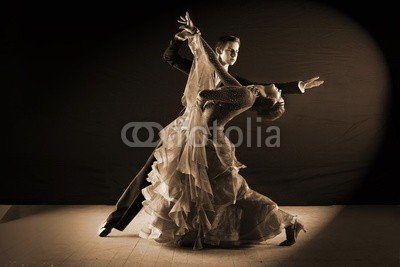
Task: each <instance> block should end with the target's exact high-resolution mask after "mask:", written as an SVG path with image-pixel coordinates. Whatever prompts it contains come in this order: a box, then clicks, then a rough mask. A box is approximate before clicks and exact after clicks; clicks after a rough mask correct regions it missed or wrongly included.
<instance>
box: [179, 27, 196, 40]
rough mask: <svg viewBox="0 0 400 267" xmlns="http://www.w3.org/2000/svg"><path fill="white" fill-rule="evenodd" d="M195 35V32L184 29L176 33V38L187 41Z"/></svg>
mask: <svg viewBox="0 0 400 267" xmlns="http://www.w3.org/2000/svg"><path fill="white" fill-rule="evenodd" d="M193 36H194V34H193V33H191V32H189V31H187V30H186V29H185V30H182V31H180V32H178V33H177V34H175V39H177V40H179V41H182V42H183V41H186V40H187V39H189V38H192V37H193Z"/></svg>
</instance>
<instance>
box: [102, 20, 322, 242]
mask: <svg viewBox="0 0 400 267" xmlns="http://www.w3.org/2000/svg"><path fill="white" fill-rule="evenodd" d="M178 22H179V23H181V24H182V25H181V26H180V27H179V28H180V29H181V31H180V32H178V33H177V34H176V35H175V37H174V40H172V41H171V43H170V46H169V47H168V48H167V50H166V51H165V53H164V59H165V60H166V61H167V62H168V63H169V64H170V65H172V66H174V67H175V68H177V69H179V70H181V71H182V72H184V73H187V74H188V80H187V83H186V87H185V91H184V94H183V97H182V104H183V105H184V106H185V110H184V112H183V114H182V115H180V116H179V117H178V118H177V119H175V120H174V121H173V122H171V123H170V124H169V125H168V126H166V127H165V128H164V129H162V130H161V131H160V133H159V136H160V139H161V141H160V143H159V144H158V146H157V147H156V148H155V150H154V151H153V153H152V154H151V156H150V157H149V159H148V160H147V162H146V164H145V166H144V167H143V168H142V169H141V171H140V172H139V173H138V174H137V175H136V177H134V179H133V180H132V182H131V183H130V185H129V186H128V188H127V189H126V190H125V192H124V193H123V195H122V196H121V198H120V199H119V201H118V203H117V205H116V209H115V210H114V211H113V212H112V213H111V214H110V215H109V216H108V218H107V220H106V221H105V223H104V224H103V225H102V226H101V228H100V230H99V235H100V236H101V237H105V236H107V235H108V234H109V233H110V232H111V230H112V229H113V228H115V229H118V230H121V231H122V230H124V229H125V227H126V226H127V225H128V224H129V223H130V221H132V219H133V218H134V217H135V216H136V214H137V213H138V212H139V211H140V210H141V209H143V210H144V211H145V212H146V213H147V214H148V215H149V216H147V217H146V218H147V220H148V221H147V223H146V225H145V226H144V227H143V228H142V229H141V230H140V232H139V236H140V237H142V238H146V239H154V240H155V241H157V242H161V243H173V244H176V245H180V246H188V245H190V246H193V248H194V249H201V248H202V247H203V244H209V245H214V246H223V247H231V246H238V245H242V244H249V243H250V244H253V243H259V242H262V241H265V240H267V239H270V238H273V237H275V236H276V235H278V234H279V233H281V232H282V231H283V230H285V232H286V240H285V241H283V242H282V243H280V245H282V246H291V245H293V244H294V243H295V242H296V239H297V236H298V233H299V232H300V231H301V230H304V231H305V229H304V226H303V224H302V223H301V222H300V221H299V219H298V218H297V216H296V215H292V214H289V213H287V212H285V211H283V210H281V209H280V208H279V207H278V205H277V204H276V203H275V202H274V201H272V200H271V199H269V198H268V197H266V196H264V195H262V194H260V193H258V192H256V191H254V190H252V189H251V188H250V187H249V186H248V184H247V182H246V180H245V179H244V178H243V177H242V176H241V175H240V174H239V170H240V169H241V168H244V167H245V165H243V164H242V163H241V162H239V161H238V160H237V158H236V155H235V147H234V145H233V144H232V143H231V142H230V140H229V139H228V138H227V137H226V136H225V134H224V127H225V125H226V124H227V123H228V122H229V121H230V120H232V119H233V118H234V117H236V116H238V115H239V114H241V113H243V112H245V111H247V110H252V111H255V112H256V113H257V115H258V116H260V117H262V118H264V120H266V121H273V120H275V119H277V118H279V117H280V116H281V115H282V114H283V113H284V111H285V108H284V105H285V103H284V100H283V98H282V95H284V94H289V93H300V94H301V93H304V92H305V90H307V89H309V88H312V87H316V86H319V85H321V84H322V83H323V81H321V80H318V79H319V78H318V77H315V78H312V79H310V80H307V81H304V82H303V81H296V82H291V83H283V84H280V83H275V84H273V83H255V82H251V81H248V80H246V79H243V78H240V77H234V76H232V75H230V74H229V73H228V68H229V66H230V65H233V64H234V63H235V61H236V59H237V56H238V52H239V47H240V40H239V38H237V37H235V36H224V37H222V38H220V40H219V42H218V43H217V45H216V49H215V51H214V50H213V49H212V48H211V47H210V46H209V45H208V44H207V42H206V41H205V40H204V39H203V38H202V35H201V32H200V30H199V29H198V28H197V27H195V26H194V24H193V22H192V20H191V19H190V17H189V14H188V13H186V15H185V16H184V17H180V19H179V20H178ZM185 41H187V42H188V45H189V48H190V50H191V52H192V54H193V60H189V59H185V58H183V57H181V56H180V55H179V49H180V47H181V45H182V44H183V43H184V42H185ZM211 126H213V127H214V129H213V131H210V127H211Z"/></svg>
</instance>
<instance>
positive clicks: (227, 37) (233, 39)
mask: <svg viewBox="0 0 400 267" xmlns="http://www.w3.org/2000/svg"><path fill="white" fill-rule="evenodd" d="M228 42H237V43H239V45H240V39H239V37H236V36H233V35H224V36H221V37H219V38H218V41H217V43H216V44H215V50H218V49H222V48H223V47H224V46H225V45H226V44H227V43H228Z"/></svg>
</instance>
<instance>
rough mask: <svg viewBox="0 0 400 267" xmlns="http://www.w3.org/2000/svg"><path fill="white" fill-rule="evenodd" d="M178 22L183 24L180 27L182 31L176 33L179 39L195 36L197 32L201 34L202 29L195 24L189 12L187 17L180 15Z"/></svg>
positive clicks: (183, 39) (186, 14)
mask: <svg viewBox="0 0 400 267" xmlns="http://www.w3.org/2000/svg"><path fill="white" fill-rule="evenodd" d="M178 22H179V23H180V24H182V25H181V26H180V27H179V29H181V30H182V31H180V32H178V33H177V34H175V38H176V39H178V40H179V41H186V40H187V39H189V38H192V37H194V35H196V34H201V33H200V30H199V29H198V28H197V27H196V26H194V24H193V21H192V20H191V19H190V16H189V13H188V12H186V13H185V17H183V16H180V17H179V19H178Z"/></svg>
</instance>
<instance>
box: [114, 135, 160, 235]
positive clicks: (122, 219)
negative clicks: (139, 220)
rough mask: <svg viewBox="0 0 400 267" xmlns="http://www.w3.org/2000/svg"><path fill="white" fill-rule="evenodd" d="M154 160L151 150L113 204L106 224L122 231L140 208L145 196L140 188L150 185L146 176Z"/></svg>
mask: <svg viewBox="0 0 400 267" xmlns="http://www.w3.org/2000/svg"><path fill="white" fill-rule="evenodd" d="M160 144H161V142H160V143H159V144H158V146H157V147H156V149H157V148H158V147H159V146H160ZM155 160H156V159H155V157H154V151H153V152H152V153H151V155H150V157H149V158H148V159H147V161H146V163H145V164H144V166H143V167H142V169H141V170H140V171H139V173H138V174H137V175H136V176H135V177H134V178H133V179H132V181H131V183H130V184H129V185H128V187H127V188H126V189H125V192H124V193H123V194H122V195H121V197H120V198H119V200H118V202H117V204H116V205H115V210H114V211H113V212H111V214H110V215H109V216H108V217H107V220H106V225H107V226H111V227H113V228H115V229H117V230H120V231H123V230H124V229H125V228H126V226H128V224H129V223H130V222H131V221H132V220H133V218H135V216H136V215H137V214H138V213H139V211H140V210H141V209H142V201H144V200H145V198H144V196H143V194H142V192H141V190H142V189H143V188H144V187H146V186H149V185H150V183H149V182H148V181H147V180H146V178H147V175H148V174H149V172H150V171H151V166H152V165H153V162H154V161H155Z"/></svg>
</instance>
